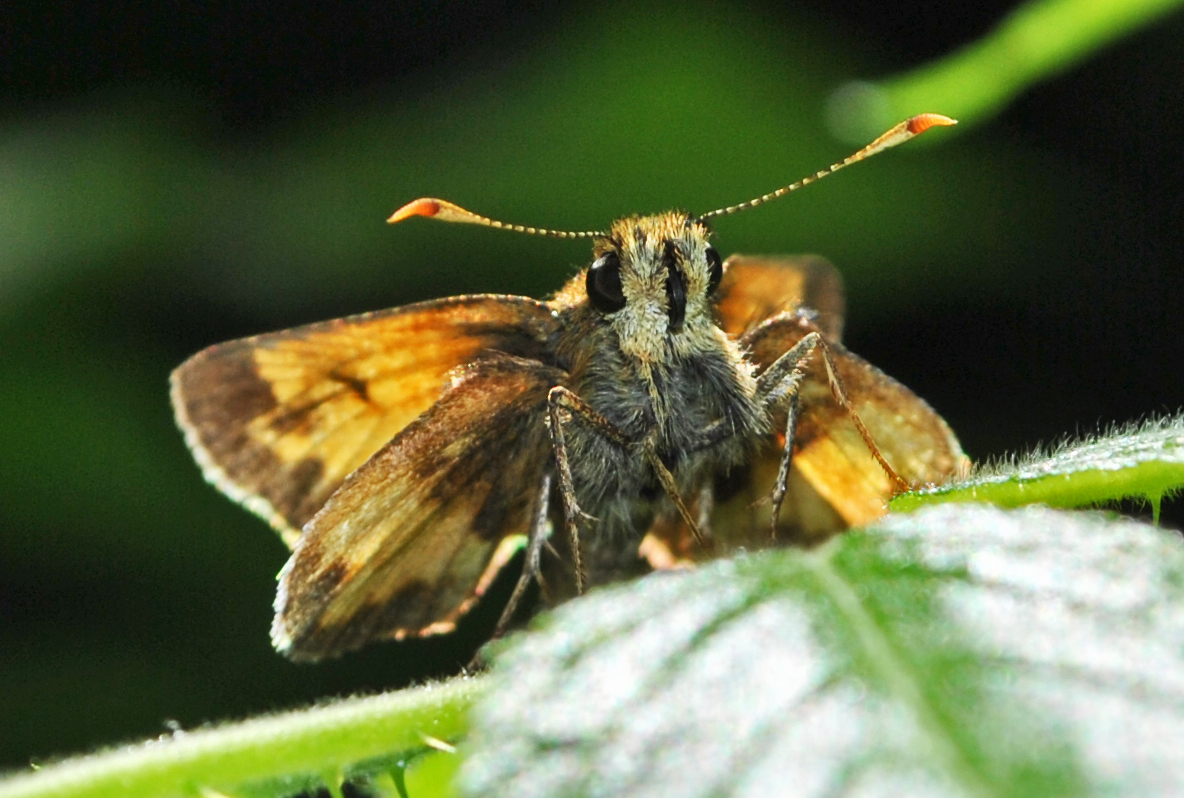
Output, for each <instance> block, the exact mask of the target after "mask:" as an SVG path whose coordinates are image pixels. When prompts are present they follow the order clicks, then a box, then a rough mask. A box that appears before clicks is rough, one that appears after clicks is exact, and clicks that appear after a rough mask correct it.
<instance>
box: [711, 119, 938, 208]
mask: <svg viewBox="0 0 1184 798" xmlns="http://www.w3.org/2000/svg"><path fill="white" fill-rule="evenodd" d="M956 124H958V122H957V120H954V119H950V118H949V117H948V116H942V115H941V114H919V115H917V116H914V117H912V118H911V119H906V120H905V121H903V122H901V123H900V124H899V125H896V126H895V127H894V128H892V129H891V130H889V131H888V132H887V133H885V134H884V135H882V136H880V137H879V138H878V139H876V140H875V141H873V142H872V143H871V144H869V145H867V146H866V147H864V148H863V149H862V150H860V151H859V152H857V153H855V154H854V155H851V156H850V157H848V158H844V159H843V160H841V161H839V162H838V163H836V164H831V165H830V166H828V167H826V168H825V169H823V170H822V171H821V172H815V173H814V174H812V175H810V176H809V177H806V178H803V179H801V180H799V181H798V182H796V183H791V184H789V185H788V186H785V187H784V188H779V189H777V190H776V191H771V192H769V193H768V194H763V195H761V196H759V197H757V198H756V199H751V200H749V201H748V202H742V203H740V204H739V205H729V206H728V207H726V208H718V209H716V210H714V211H709V212H707V213H705V214H703V215H701V216H700V217H699V220H700V221H702V220H703V219H710V218H711V217H713V216H727V215H728V214H731V213H737V212H738V211H744V210H748V209H749V208H755V207H756V206H757V205H764V204H765V203H766V202H769V201H770V200H775V199H777V198H778V197H783V196H785V195H786V194H788V193H789V192H791V191H797V190H798V189H799V188H801V187H802V186H808V185H810V184H811V183H816V182H818V181H819V180H821V179H822V178H824V177H826V176H827V175H833V174H834V173H835V172H837V171H839V170H840V169H842V168H843V167H844V166H850V165H851V164H853V163H857V162H859V161H862V160H864V159H865V158H870V157H872V156H873V155H875V154H876V153H879V152H883V151H884V150H886V149H888V148H889V147H895V146H896V145H897V144H904V143H905V142H906V141H908V140H909V139H911V138H913V137H914V136H919V135H921V134H922V133H924V132H925V131H926V130H928V129H929V128H931V127H948V126H949V125H956Z"/></svg>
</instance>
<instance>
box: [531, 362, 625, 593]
mask: <svg viewBox="0 0 1184 798" xmlns="http://www.w3.org/2000/svg"><path fill="white" fill-rule="evenodd" d="M573 419H578V420H579V421H580V422H582V423H583V424H585V425H586V426H587V427H588V428H589V429H591V430H593V431H595V432H596V433H598V434H599V435H601V436H602V437H603V438H604V439H605V440H608V441H610V442H612V443H614V444H616V445H617V446H619V447H620V448H621V449H622V450H627V449H628V448H629V440H628V438H626V437H625V435H624V433H622V432H621V431H620V430H618V429H617V428H616V427H615V426H614V425H613V424H612V422H610V421H609V420H608V419H606V418H605V417H604V416H602V415H600V414H599V413H597V412H596V411H595V410H593V409H592V407H591V406H590V405H589V404H588V403H587V402H585V401H584V400H583V399H581V398H580V397H579V396H577V395H576V394H575V393H574V392H573V391H571V390H569V389H567V388H564V387H563V386H562V385H559V386H556V387H554V388H552V389H551V392H550V393H549V394H547V428H548V430H550V432H551V445H552V447H553V448H554V449H555V465H556V468H557V470H558V472H559V494H560V496H562V498H563V520H564V526H566V527H567V535H568V537H569V538H570V539H571V550H572V558H573V560H574V561H575V563H574V564H575V571H576V593H577V594H579V593H583V592H584V563H583V561H582V558H581V556H580V528H579V519H580V518H587V519H589V520H594V519H592V517H591V516H589V515H588V514H587V513H585V512H584V511H583V510H581V509H580V505H579V503H578V502H577V501H576V489H575V481H574V480H573V479H572V476H571V463H570V461H569V459H568V454H567V438H566V436H565V435H564V432H563V425H564V424H565V423H566V422H568V421H571V420H573Z"/></svg>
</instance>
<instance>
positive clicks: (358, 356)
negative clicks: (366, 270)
mask: <svg viewBox="0 0 1184 798" xmlns="http://www.w3.org/2000/svg"><path fill="white" fill-rule="evenodd" d="M555 324H556V322H555V320H554V317H553V315H552V313H551V310H550V309H549V308H548V307H547V306H546V305H544V304H543V303H541V302H537V301H535V300H533V299H527V298H525V297H514V296H497V295H481V296H466V297H454V298H451V299H442V300H436V301H432V302H423V303H420V304H417V305H408V306H406V307H402V308H396V309H393V310H386V311H379V312H376V313H367V314H362V315H358V316H351V317H348V318H344V319H338V320H335V321H330V322H324V323H321V324H312V325H309V326H306V327H298V328H295V329H292V330H285V331H282V332H276V333H269V334H266V335H258V336H254V337H252V338H244V339H242V340H238V341H231V342H229V343H225V344H220V345H217V346H212V347H210V348H208V349H206V350H204V351H202V352H199V353H198V354H196V355H194V356H193V357H192V358H190V359H189V360H187V361H186V362H185V363H183V364H182V365H181V366H179V367H178V368H177V369H176V371H174V372H173V374H172V380H171V381H172V399H173V407H174V410H175V412H176V416H177V423H178V425H179V426H180V427H181V429H182V431H183V432H184V433H185V440H186V442H187V443H188V444H189V447H190V448H191V449H192V450H193V453H194V456H195V458H196V459H197V461H198V463H199V464H200V466H201V468H202V471H203V473H204V475H205V477H206V479H207V480H208V481H209V482H211V483H213V484H214V485H215V486H217V487H218V488H219V489H220V490H222V491H223V492H224V493H226V494H227V495H228V496H230V497H231V498H232V499H234V500H235V501H238V502H240V503H242V504H243V505H244V506H246V507H247V508H248V509H249V510H251V511H252V512H254V513H256V514H257V515H260V516H262V517H263V518H264V519H266V520H267V521H268V522H269V523H271V524H272V525H273V526H274V527H275V528H276V529H277V530H279V531H280V533H281V535H282V536H283V537H284V539H285V541H286V542H288V544H289V545H292V544H294V543H295V540H296V538H297V537H298V536H299V530H300V528H301V527H302V526H303V525H304V524H305V523H306V522H307V521H308V520H309V519H310V518H312V516H313V515H314V514H315V513H316V512H317V511H318V510H320V509H321V507H322V506H323V505H324V503H325V501H326V500H327V499H328V498H329V496H330V495H331V494H332V493H333V491H335V490H336V489H337V487H338V486H339V485H341V483H342V481H343V480H344V479H345V478H346V477H347V476H348V475H349V474H350V473H351V472H352V471H353V470H354V469H356V468H358V467H359V466H360V465H362V463H364V462H366V460H367V459H368V458H369V457H370V456H371V455H372V454H374V452H376V451H378V449H379V448H380V447H382V446H383V445H384V444H385V443H387V441H389V440H390V439H391V438H392V437H394V435H395V434H396V433H397V432H398V431H399V430H401V429H403V428H404V427H405V426H407V424H408V423H410V422H411V421H412V420H413V419H414V418H415V417H416V416H418V415H419V414H420V413H422V412H424V411H425V410H427V409H428V408H429V407H430V406H431V405H432V403H433V402H434V401H436V399H437V398H438V397H439V396H440V392H441V390H442V388H443V385H444V381H445V379H446V375H447V374H448V372H449V371H451V370H452V369H453V368H456V367H457V366H460V365H462V364H464V363H467V362H469V361H471V360H473V359H474V358H478V357H480V356H481V355H482V354H483V353H485V352H488V351H499V352H503V353H506V354H510V355H515V356H520V357H526V358H538V357H541V356H542V353H543V352H544V351H545V349H546V341H547V339H548V337H549V336H550V335H551V333H552V332H553V331H554V328H555Z"/></svg>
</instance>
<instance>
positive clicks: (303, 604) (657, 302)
mask: <svg viewBox="0 0 1184 798" xmlns="http://www.w3.org/2000/svg"><path fill="white" fill-rule="evenodd" d="M947 124H953V120H949V119H947V118H945V117H941V116H938V115H935V114H926V115H921V116H918V117H913V118H912V119H910V120H907V121H906V122H903V123H901V124H900V125H897V126H896V127H894V128H893V129H892V130H890V131H888V133H885V134H884V135H883V136H881V137H880V138H878V139H877V140H876V141H875V142H873V143H872V144H870V145H868V146H867V147H865V148H863V149H862V150H860V151H859V152H857V153H856V154H854V155H852V156H851V157H849V158H847V159H846V160H844V161H842V162H840V163H838V164H835V165H832V166H831V167H829V168H828V169H825V170H823V171H821V172H818V173H815V174H814V175H812V176H811V177H808V178H806V179H805V180H802V181H799V182H798V183H795V184H792V185H790V186H786V187H784V188H782V189H778V190H777V191H775V192H772V193H770V194H766V195H764V196H762V197H758V198H756V199H754V200H751V201H749V202H746V203H743V204H742V205H737V206H730V207H728V208H721V209H719V210H717V211H712V212H710V213H707V214H702V215H699V216H692V215H690V214H687V213H683V212H678V211H675V212H668V213H662V214H656V215H651V216H632V217H626V218H624V219H619V220H617V221H616V222H614V223H613V225H612V226H611V227H610V228H609V229H608V230H605V231H590V232H565V231H553V230H545V229H536V228H528V227H522V226H518V225H508V224H505V223H502V222H498V221H495V220H492V219H489V218H487V217H483V216H478V215H477V214H474V213H471V212H469V211H466V210H464V209H462V208H460V207H459V206H456V205H454V204H452V203H449V202H446V201H444V200H437V199H421V200H416V201H414V202H412V203H409V204H408V205H406V206H404V207H403V208H401V209H400V210H399V211H397V212H396V213H395V214H394V215H393V216H392V217H391V220H390V221H393V222H397V221H402V220H403V219H406V218H409V217H410V216H427V217H434V218H437V219H439V220H443V221H454V222H465V223H476V224H482V225H486V226H490V227H496V228H505V229H511V230H517V231H520V232H527V233H535V234H541V235H550V236H557V237H564V238H573V237H576V238H587V239H590V240H591V241H592V258H591V262H590V265H589V266H588V267H587V268H585V269H583V270H581V271H580V272H579V273H578V274H576V275H575V276H574V277H572V278H571V279H570V280H569V281H568V282H567V284H566V285H564V287H563V288H561V289H560V290H559V291H558V292H557V293H556V294H555V295H554V296H553V297H552V298H551V299H549V300H546V301H539V300H535V299H529V298H526V297H518V296H506V295H474V296H459V297H451V298H447V299H439V300H434V301H428V302H422V303H419V304H414V305H409V306H406V307H400V308H395V309H391V310H385V311H379V312H375V313H367V314H362V315H357V316H351V317H348V318H343V319H337V320H333V321H328V322H324V323H320V324H312V325H308V326H305V327H299V328H295V329H291V330H284V331H281V332H275V333H269V334H265V335H258V336H254V337H251V338H245V339H242V340H238V341H232V342H229V343H224V344H220V345H216V346H212V347H210V348H208V349H206V350H204V351H202V352H200V353H198V354H196V355H194V356H193V357H192V358H190V359H189V360H187V361H186V362H185V363H184V364H182V365H181V366H179V367H178V368H177V369H176V370H175V371H174V373H173V375H172V379H171V383H172V401H173V405H174V409H175V411H176V416H177V421H178V424H179V426H180V428H181V429H182V431H183V432H184V435H185V439H186V442H187V443H188V445H189V447H190V449H191V450H192V451H193V454H194V456H195V458H196V459H197V461H198V463H199V465H200V466H201V468H202V471H203V473H204V475H205V477H206V478H207V480H208V481H210V482H212V483H213V484H214V485H215V486H216V487H218V488H219V489H220V490H222V491H223V492H224V493H226V494H227V495H228V496H230V497H231V498H232V499H234V500H236V501H238V502H240V503H242V504H243V505H244V506H246V508H247V509H249V510H251V511H252V512H254V513H256V514H258V515H260V516H262V517H263V518H265V519H266V520H267V521H269V522H270V523H271V525H272V526H273V527H275V528H276V529H277V530H278V531H279V534H280V535H281V537H282V538H283V540H284V541H285V542H286V543H287V544H288V545H289V546H290V547H291V549H292V554H291V557H290V559H289V560H288V562H287V564H286V565H285V566H284V568H283V570H282V571H281V573H280V577H279V588H278V592H277V597H276V602H275V609H276V616H275V621H274V624H273V627H272V641H273V643H274V644H275V646H276V647H277V649H278V650H279V651H281V652H282V653H284V654H285V655H287V656H289V657H291V658H293V659H297V660H316V659H320V658H324V657H329V656H335V655H338V654H341V653H343V652H345V651H349V650H352V649H355V648H358V647H360V646H362V645H365V644H366V643H368V642H370V641H372V640H378V639H384V638H394V639H399V638H403V637H406V636H409V635H410V636H415V635H426V634H433V633H440V632H446V631H449V630H451V629H452V628H453V627H454V625H455V623H456V621H457V619H458V618H459V617H460V616H461V615H463V614H464V613H465V612H466V611H468V610H469V609H470V608H471V606H472V605H473V603H474V602H475V601H476V600H478V599H479V598H480V597H481V596H482V595H483V594H484V593H485V591H486V590H487V589H488V588H489V586H490V584H491V583H492V581H493V579H494V577H495V576H496V575H497V573H498V572H499V571H500V570H501V569H502V568H503V567H504V566H505V564H506V563H507V562H509V561H510V559H511V558H512V557H513V556H514V554H515V553H516V552H517V551H518V550H519V549H520V548H521V547H522V546H523V540H524V539H525V545H526V549H527V554H526V559H525V566H524V570H523V573H522V576H521V577H520V578H519V580H518V585H517V588H516V589H515V593H514V596H513V598H512V599H511V601H510V607H508V608H507V611H506V613H504V614H503V619H502V620H503V623H502V624H499V628H500V627H501V626H502V625H504V623H505V622H506V621H507V619H508V617H509V613H510V612H511V611H512V609H513V606H515V605H516V603H517V600H518V599H519V598H520V597H521V595H522V592H523V590H524V589H525V588H526V587H527V586H528V585H529V584H530V583H531V582H538V583H540V585H541V586H542V587H543V589H544V591H543V592H544V595H545V597H546V598H547V599H548V600H549V601H552V602H555V601H559V600H563V599H564V598H567V597H569V596H571V595H575V594H578V593H581V592H583V591H584V590H585V589H587V588H588V587H589V586H592V585H596V584H601V583H604V582H609V581H614V580H617V579H621V578H625V577H627V576H630V575H632V574H634V573H641V572H644V571H646V570H648V569H651V568H663V567H670V566H671V565H674V564H678V563H681V562H686V561H693V560H697V559H704V558H707V557H716V556H726V555H727V554H729V553H731V552H733V551H736V550H738V549H741V548H746V549H747V548H760V547H767V546H770V545H775V544H784V543H789V542H797V543H810V542H814V541H818V540H821V539H824V538H825V537H827V536H828V535H831V534H833V533H835V532H836V531H839V530H841V529H844V528H846V527H848V526H852V525H858V524H862V523H865V522H867V521H870V520H872V519H874V518H876V517H878V516H879V515H880V514H882V513H883V512H884V506H885V502H886V501H887V499H888V498H890V497H891V496H892V495H893V494H894V493H895V492H898V491H899V490H902V489H905V488H907V487H909V486H913V485H921V484H928V483H935V482H940V481H943V480H945V479H947V478H949V477H950V476H952V475H954V474H955V473H958V472H959V471H960V470H963V469H964V468H965V467H966V464H967V461H966V458H965V456H964V455H963V453H962V450H961V448H960V446H959V444H958V441H957V439H956V438H955V437H954V435H953V433H952V432H951V431H950V429H949V427H948V426H947V425H946V423H945V422H944V421H943V420H942V419H941V417H940V416H939V415H937V413H935V412H934V411H933V410H932V409H931V408H930V407H929V406H928V405H927V404H925V402H924V401H922V400H921V399H919V398H918V397H917V396H915V395H914V394H913V393H911V392H910V391H909V390H908V389H907V388H905V387H904V386H902V385H900V384H899V383H897V382H896V381H895V380H893V379H892V378H890V377H888V376H887V375H885V374H883V373H882V372H880V371H879V370H878V369H876V368H875V367H874V366H872V365H870V364H869V363H867V362H866V361H864V360H862V359H861V358H859V357H858V356H857V355H855V354H853V353H851V352H849V351H848V350H847V349H846V348H844V347H843V345H842V343H841V339H842V324H843V314H844V305H843V293H842V283H841V280H840V278H839V275H838V273H837V272H836V271H835V270H834V268H833V267H832V266H830V264H828V263H827V262H826V261H824V260H822V259H821V258H817V257H809V256H808V257H797V258H775V257H744V256H738V255H736V256H732V257H730V258H728V259H727V260H726V261H725V260H723V259H722V258H721V256H720V255H719V253H718V252H717V251H716V250H715V248H714V247H712V246H711V243H710V236H711V229H710V227H709V225H708V220H709V219H711V218H713V217H716V216H723V215H726V214H730V213H734V212H736V211H738V210H743V209H746V208H750V207H755V206H756V205H760V204H762V203H764V202H767V201H769V200H771V199H775V198H777V197H779V196H782V195H783V194H785V193H788V192H789V191H792V190H795V189H796V188H799V187H801V186H802V185H806V184H808V183H810V182H813V181H815V180H818V179H821V178H822V177H824V176H826V175H828V174H831V173H833V172H834V171H837V170H838V169H840V168H843V167H844V166H846V165H849V164H851V163H854V162H856V161H858V160H862V159H863V158H866V157H869V156H870V155H872V154H875V153H876V152H879V151H881V150H883V149H886V148H888V147H891V146H895V145H896V144H899V143H901V142H903V141H906V140H908V139H909V138H912V137H913V136H915V135H917V134H919V133H920V132H923V131H924V130H926V129H928V128H929V127H932V126H935V125H947ZM559 530H562V532H563V533H564V534H557V531H559Z"/></svg>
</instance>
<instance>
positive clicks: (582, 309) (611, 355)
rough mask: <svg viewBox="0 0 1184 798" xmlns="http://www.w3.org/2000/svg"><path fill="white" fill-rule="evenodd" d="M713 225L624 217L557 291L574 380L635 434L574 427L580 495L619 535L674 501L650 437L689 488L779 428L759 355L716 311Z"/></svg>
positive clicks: (559, 344) (563, 355)
mask: <svg viewBox="0 0 1184 798" xmlns="http://www.w3.org/2000/svg"><path fill="white" fill-rule="evenodd" d="M708 235H709V231H708V230H707V229H706V228H705V227H704V226H703V225H702V224H700V223H698V222H696V221H694V220H692V219H688V217H687V216H686V215H685V214H680V213H670V214H662V215H660V216H652V217H630V218H626V219H622V220H620V221H618V222H617V223H616V224H614V225H613V227H612V230H611V232H610V235H609V236H608V237H607V238H605V239H603V240H601V241H599V242H598V244H597V247H596V250H595V256H596V259H595V261H594V262H593V264H592V266H591V267H589V269H587V270H585V271H584V272H581V273H580V274H579V275H577V276H576V277H575V278H573V280H572V281H571V282H570V283H569V284H568V286H567V287H565V289H564V290H563V291H561V292H560V293H559V294H558V295H557V296H556V298H555V300H553V307H555V308H556V310H557V311H558V312H559V314H560V318H561V320H562V324H561V330H562V332H561V333H560V335H559V339H558V340H557V341H556V345H555V352H556V355H557V360H558V361H559V365H561V367H562V368H564V370H565V371H567V373H568V374H569V375H570V380H571V381H570V383H569V384H568V386H567V387H569V388H570V389H572V390H573V391H574V392H575V393H576V394H577V395H578V396H579V397H580V398H581V399H582V400H583V401H584V402H586V403H587V404H588V405H590V406H591V407H592V409H593V410H595V411H596V412H597V413H598V414H599V415H600V416H602V417H603V418H604V419H605V420H607V421H608V422H609V423H610V424H612V425H613V426H614V427H615V428H616V429H618V430H619V431H620V432H621V433H623V434H624V436H625V437H626V439H627V440H628V441H629V442H630V447H629V448H628V450H622V448H621V447H620V446H619V445H616V444H613V443H612V442H611V441H608V440H606V439H605V438H604V437H603V436H601V435H598V434H597V433H595V432H594V431H592V430H587V429H581V428H580V425H579V424H578V423H576V424H571V425H568V429H569V432H568V433H567V437H568V445H569V448H570V457H569V460H570V462H571V464H572V471H573V479H574V481H575V487H576V493H577V497H578V498H579V500H580V502H581V505H582V506H583V507H584V509H585V510H586V511H587V512H589V513H590V514H592V515H595V516H597V517H599V518H601V519H602V522H604V523H602V524H601V526H602V528H603V527H607V529H608V530H609V534H610V535H611V534H613V531H614V530H619V531H622V532H625V533H629V532H632V533H638V534H639V533H643V532H644V531H645V530H644V526H642V528H640V529H638V528H636V527H637V526H638V525H647V524H648V523H649V518H652V515H653V514H654V512H662V511H671V510H672V506H668V505H669V502H668V501H667V500H666V499H665V497H664V494H663V491H662V490H661V487H660V485H659V483H658V480H657V477H656V475H655V474H654V473H653V470H652V469H651V468H650V467H649V465H648V464H647V463H646V461H645V458H644V457H642V455H641V447H642V446H643V445H644V444H645V442H646V441H647V439H649V440H652V441H653V443H654V444H655V446H656V448H657V451H658V453H659V455H660V456H661V459H662V460H663V462H665V463H666V465H667V466H668V467H669V468H670V470H671V472H672V473H673V474H674V475H675V477H676V479H677V481H678V483H679V486H680V489H681V491H682V492H683V493H684V495H686V496H688V497H689V496H690V495H691V494H692V493H693V492H694V491H695V490H696V489H697V488H698V487H700V486H702V485H703V484H705V483H706V481H707V480H709V479H710V477H711V476H712V475H713V474H715V473H718V472H726V471H727V470H728V469H729V468H730V467H731V466H733V465H734V464H736V463H738V462H741V461H743V460H745V459H747V457H748V456H749V454H750V452H751V448H752V446H754V445H755V441H756V440H758V439H759V438H760V436H762V435H764V434H766V433H767V431H768V428H769V419H768V416H767V413H766V411H765V410H764V409H763V408H762V407H761V406H760V405H759V403H758V402H757V401H756V400H755V399H754V393H755V387H756V383H755V380H754V378H753V374H752V367H751V365H750V364H749V363H748V362H747V361H746V360H745V359H744V357H743V356H742V353H741V351H740V349H739V347H738V345H737V344H736V342H735V341H734V340H732V339H731V338H729V336H728V335H727V334H726V333H725V332H724V331H723V330H721V329H720V328H719V326H718V325H717V324H716V321H715V313H714V307H713V303H714V297H713V293H714V290H715V287H716V286H717V285H718V283H719V275H720V272H719V269H720V261H719V256H718V255H717V254H716V253H715V251H714V249H712V248H711V247H710V245H709V243H708ZM721 424H722V425H723V426H724V428H725V429H724V432H723V434H722V435H718V436H716V438H715V439H713V441H712V442H711V443H710V445H705V443H704V433H705V431H706V430H709V429H713V428H714V429H717V430H718V429H719V428H720V425H721ZM630 527H633V528H632V529H630Z"/></svg>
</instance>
